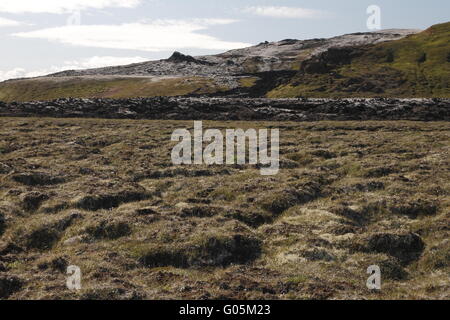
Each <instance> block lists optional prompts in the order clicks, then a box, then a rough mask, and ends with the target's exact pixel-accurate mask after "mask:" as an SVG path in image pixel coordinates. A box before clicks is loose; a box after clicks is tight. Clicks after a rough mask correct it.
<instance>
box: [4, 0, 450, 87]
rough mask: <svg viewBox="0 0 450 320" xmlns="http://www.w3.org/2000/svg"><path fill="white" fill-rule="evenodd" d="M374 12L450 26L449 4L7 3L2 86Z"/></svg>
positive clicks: (352, 0) (345, 21)
mask: <svg viewBox="0 0 450 320" xmlns="http://www.w3.org/2000/svg"><path fill="white" fill-rule="evenodd" d="M370 5H377V6H379V7H380V9H381V27H382V28H383V29H391V28H412V29H425V28H427V27H429V26H431V25H433V24H436V23H441V22H447V21H450V1H448V0H429V1H423V0H421V1H418V0H395V1H392V0H389V1H388V0H370V1H365V0H341V1H336V0H315V1H306V0H305V1H301V0H295V1H294V0H284V1H283V0H263V1H261V0H260V1H256V0H251V1H250V0H247V1H245V0H240V1H238V0H227V1H217V0H189V1H186V0H39V1H37V0H0V38H1V43H2V47H1V51H0V52H1V53H0V54H1V58H2V59H0V80H4V79H8V78H15V77H23V76H36V75H41V74H46V73H50V72H56V71H60V70H63V69H79V68H89V67H100V66H105V65H116V64H126V63H132V62H139V61H144V60H153V59H160V58H166V57H168V56H169V55H170V54H171V53H172V52H173V51H175V50H178V51H181V52H183V53H187V54H191V55H200V54H210V53H218V52H223V51H226V50H229V49H233V48H239V47H243V46H248V45H253V44H257V43H259V42H262V41H266V40H267V41H278V40H282V39H286V38H295V39H310V38H321V37H331V36H335V35H340V34H345V33H351V32H360V31H369V30H368V29H367V26H366V21H367V19H368V14H367V12H366V10H367V8H368V7H369V6H370Z"/></svg>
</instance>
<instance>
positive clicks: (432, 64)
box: [0, 22, 450, 102]
mask: <svg viewBox="0 0 450 320" xmlns="http://www.w3.org/2000/svg"><path fill="white" fill-rule="evenodd" d="M449 79H450V22H448V23H443V24H439V25H434V26H432V27H430V28H429V29H427V30H425V31H422V32H419V31H417V30H384V31H379V32H369V33H354V34H347V35H343V36H339V37H334V38H330V39H311V40H293V39H285V40H282V41H279V42H264V43H260V44H259V45H256V46H253V47H249V48H243V49H236V50H231V51H228V52H225V53H222V54H218V55H210V56H198V57H192V56H188V55H184V54H182V53H179V52H175V53H174V54H173V55H172V56H171V57H170V58H168V59H163V60H158V61H148V62H143V63H136V64H131V65H126V66H115V67H106V68H97V69H88V70H68V71H64V72H59V73H56V74H51V75H48V76H45V77H38V78H33V79H18V80H10V81H5V82H2V83H0V100H1V101H4V102H11V101H30V100H52V99H57V98H132V97H155V96H205V95H206V96H227V97H268V98H293V97H313V98H317V97H320V98H342V97H397V98H418V97H421V98H430V97H442V98H446V97H450V89H449Z"/></svg>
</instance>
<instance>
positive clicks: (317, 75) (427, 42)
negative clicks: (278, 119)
mask: <svg viewBox="0 0 450 320" xmlns="http://www.w3.org/2000/svg"><path fill="white" fill-rule="evenodd" d="M449 79H450V22H449V23H444V24H439V25H435V26H432V27H431V28H429V29H427V30H425V31H424V32H421V33H418V34H415V35H411V36H408V37H406V38H404V39H401V40H396V41H390V42H383V43H380V44H377V45H372V46H367V47H361V48H342V49H331V50H329V51H328V52H325V53H323V54H322V55H320V56H319V57H315V58H312V59H310V60H308V61H305V62H304V63H303V64H302V66H301V68H300V71H299V73H298V74H297V76H296V77H294V78H293V79H292V80H291V81H290V82H289V83H287V84H284V85H281V86H279V87H278V88H276V89H274V90H272V91H271V92H269V93H268V96H269V97H298V96H306V97H352V96H364V97H373V96H384V97H392V96H395V97H450V88H449Z"/></svg>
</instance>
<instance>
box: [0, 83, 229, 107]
mask: <svg viewBox="0 0 450 320" xmlns="http://www.w3.org/2000/svg"><path fill="white" fill-rule="evenodd" d="M226 89H227V88H223V87H220V86H218V85H217V84H216V83H214V81H212V80H210V79H207V78H200V77H192V78H172V79H164V80H158V81H156V80H152V79H148V78H147V79H146V78H115V79H111V78H109V79H86V78H78V79H77V78H71V79H58V78H55V79H48V78H43V79H28V80H17V81H7V82H3V83H0V100H2V101H6V102H11V101H31V100H52V99H57V98H69V97H72V98H128V97H154V96H177V95H187V94H193V93H199V94H201V93H211V92H217V91H222V90H226Z"/></svg>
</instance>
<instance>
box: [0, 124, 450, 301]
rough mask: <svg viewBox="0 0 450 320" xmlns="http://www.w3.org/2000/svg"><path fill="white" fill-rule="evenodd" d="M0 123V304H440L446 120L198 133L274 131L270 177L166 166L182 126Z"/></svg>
mask: <svg viewBox="0 0 450 320" xmlns="http://www.w3.org/2000/svg"><path fill="white" fill-rule="evenodd" d="M0 124H1V126H0V137H1V139H0V141H1V143H0V150H1V153H0V199H1V200H0V232H1V239H0V278H1V279H4V278H5V277H9V278H12V279H14V281H15V282H14V283H16V284H17V285H15V286H13V287H11V288H9V287H8V288H9V289H8V290H3V291H2V292H3V293H2V294H3V295H4V297H3V298H9V299H61V298H67V299H181V298H184V299H226V298H231V299H396V298H399V299H449V298H450V282H449V278H448V274H449V272H450V264H449V263H450V259H449V248H450V242H449V240H448V239H449V232H450V231H449V225H450V223H449V222H450V198H449V195H450V184H449V181H450V179H449V178H450V176H449V172H450V171H449V169H450V163H449V159H450V157H449V147H450V142H449V141H450V139H449V136H450V130H449V127H448V123H421V122H402V121H397V122H320V123H286V122H285V123H277V122H271V123H268V122H267V123H265V122H204V127H205V128H219V129H225V128H236V127H242V128H244V129H245V128H266V127H275V128H280V134H281V146H280V148H281V150H280V151H281V164H282V168H281V171H280V173H279V174H278V175H276V176H269V177H264V176H261V175H260V171H259V170H258V169H257V168H255V167H253V166H246V165H245V166H209V167H208V166H202V165H200V166H192V167H189V166H188V167H173V166H172V164H171V160H170V152H171V148H172V147H173V145H174V143H173V142H171V141H170V136H171V134H172V132H173V130H174V129H178V128H189V129H192V128H193V122H187V121H184V122H183V121H131V120H90V119H42V118H41V119H35V118H1V119H0ZM24 175H25V177H28V178H24ZM30 177H31V178H30ZM24 204H26V206H24ZM386 244H388V247H386ZM393 248H394V249H393ZM373 264H378V265H380V266H381V268H382V275H383V282H382V286H383V287H382V290H381V292H370V291H369V290H368V289H367V288H366V279H367V277H368V275H367V274H366V270H367V267H368V266H370V265H373ZM67 265H77V266H79V267H80V268H81V270H82V286H83V289H82V290H81V291H80V292H72V291H69V290H67V289H66V287H65V283H66V274H65V268H66V266H67ZM5 279H6V278H5ZM2 281H3V280H2ZM5 281H6V280H5ZM5 281H3V282H0V283H4V282H5ZM5 283H6V282H5ZM8 283H10V282H8Z"/></svg>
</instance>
